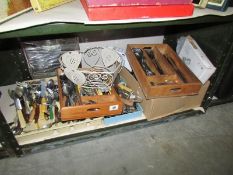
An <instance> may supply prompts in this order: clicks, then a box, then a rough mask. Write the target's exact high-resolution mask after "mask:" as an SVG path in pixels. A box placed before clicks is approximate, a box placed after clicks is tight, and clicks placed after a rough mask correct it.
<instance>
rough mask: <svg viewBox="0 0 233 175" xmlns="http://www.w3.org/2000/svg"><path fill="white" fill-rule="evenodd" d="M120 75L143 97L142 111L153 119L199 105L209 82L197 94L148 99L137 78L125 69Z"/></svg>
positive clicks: (149, 118) (148, 117)
mask: <svg viewBox="0 0 233 175" xmlns="http://www.w3.org/2000/svg"><path fill="white" fill-rule="evenodd" d="M121 75H122V76H123V77H124V79H125V81H126V82H127V85H128V86H129V87H130V88H131V89H133V90H134V91H135V92H136V94H138V95H139V96H140V97H141V98H142V99H143V102H142V103H141V106H142V108H143V113H144V114H145V117H146V118H147V119H148V120H154V119H158V118H162V117H165V116H168V115H171V114H175V113H178V112H183V111H187V110H191V109H195V108H197V107H200V106H201V103H202V100H203V98H204V96H205V94H206V91H207V89H208V87H209V84H210V82H209V81H207V82H206V83H205V84H204V85H203V86H202V87H201V89H200V91H199V93H198V94H197V95H192V96H180V97H166V98H155V99H149V100H148V99H146V98H145V96H144V94H143V92H142V89H141V88H140V86H139V83H138V82H137V80H136V79H135V78H134V77H133V76H132V75H131V74H130V73H129V72H128V71H127V70H126V69H122V71H121Z"/></svg>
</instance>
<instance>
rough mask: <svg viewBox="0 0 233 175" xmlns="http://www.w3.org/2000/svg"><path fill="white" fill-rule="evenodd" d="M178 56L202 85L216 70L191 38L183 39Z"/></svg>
mask: <svg viewBox="0 0 233 175" xmlns="http://www.w3.org/2000/svg"><path fill="white" fill-rule="evenodd" d="M178 55H179V57H180V58H181V59H182V61H183V62H184V63H185V64H186V65H187V66H188V67H189V69H190V70H191V71H192V72H193V73H194V74H195V75H196V77H197V78H198V79H199V80H200V81H201V82H202V83H203V84H204V83H205V82H206V81H207V80H208V79H209V78H210V76H211V75H212V74H213V73H214V72H215V70H216V68H215V67H214V66H213V64H212V63H211V62H210V60H209V59H208V57H207V56H206V54H205V53H204V52H203V51H202V50H201V48H200V47H199V46H198V44H197V42H196V41H195V40H194V39H193V38H192V37H191V36H187V37H186V38H185V40H184V44H183V45H182V46H181V48H180V50H179V51H178Z"/></svg>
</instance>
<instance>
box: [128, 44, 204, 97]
mask: <svg viewBox="0 0 233 175" xmlns="http://www.w3.org/2000/svg"><path fill="white" fill-rule="evenodd" d="M127 57H128V60H129V62H130V65H131V66H132V69H133V72H134V74H135V76H136V78H137V80H138V82H139V84H140V86H141V88H142V90H143V92H144V94H145V96H146V98H147V99H151V98H156V97H172V96H184V95H195V94H198V92H199V90H200V88H201V82H200V81H199V80H198V78H197V77H196V76H195V75H194V74H193V73H192V72H191V71H190V70H189V69H188V68H187V66H186V65H185V64H184V63H183V62H182V60H181V59H180V58H179V57H178V56H177V54H176V53H175V52H174V51H173V50H172V49H171V47H170V46H169V45H167V44H129V45H128V47H127Z"/></svg>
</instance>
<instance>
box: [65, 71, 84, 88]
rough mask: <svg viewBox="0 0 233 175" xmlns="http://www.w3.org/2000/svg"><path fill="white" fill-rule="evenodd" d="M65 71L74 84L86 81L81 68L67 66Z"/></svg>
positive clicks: (81, 83)
mask: <svg viewBox="0 0 233 175" xmlns="http://www.w3.org/2000/svg"><path fill="white" fill-rule="evenodd" d="M64 73H65V75H66V77H67V78H68V79H69V80H71V81H72V82H73V83H74V84H77V85H83V84H84V83H85V82H86V77H85V75H84V74H83V73H82V72H81V71H79V70H73V69H70V68H65V69H64Z"/></svg>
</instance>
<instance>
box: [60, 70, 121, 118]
mask: <svg viewBox="0 0 233 175" xmlns="http://www.w3.org/2000/svg"><path fill="white" fill-rule="evenodd" d="M57 74H58V88H59V102H60V112H61V120H62V121H68V120H77V119H85V118H95V117H103V116H111V115H118V114H121V113H122V110H123V103H122V101H121V99H120V97H119V96H118V94H117V93H116V91H115V89H114V88H112V90H111V94H109V95H97V96H81V101H82V102H83V104H82V105H79V104H76V105H75V106H65V101H66V96H64V95H63V94H62V86H61V81H60V78H59V75H60V74H61V70H60V69H59V70H58V73H57ZM90 100H91V101H94V102H95V103H94V104H87V103H88V102H89V101H90ZM85 103H86V104H85Z"/></svg>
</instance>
